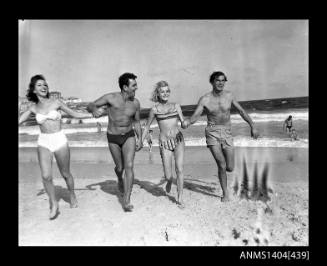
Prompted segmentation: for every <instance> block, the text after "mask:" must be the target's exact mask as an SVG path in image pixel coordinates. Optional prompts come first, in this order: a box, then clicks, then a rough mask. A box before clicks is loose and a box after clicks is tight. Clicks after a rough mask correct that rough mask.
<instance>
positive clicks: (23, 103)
mask: <svg viewBox="0 0 327 266" xmlns="http://www.w3.org/2000/svg"><path fill="white" fill-rule="evenodd" d="M32 104H33V103H32V102H30V101H29V100H27V98H26V97H20V96H19V97H18V110H19V113H21V112H25V111H26V110H27V109H28V108H29V107H30V106H31V105H32Z"/></svg>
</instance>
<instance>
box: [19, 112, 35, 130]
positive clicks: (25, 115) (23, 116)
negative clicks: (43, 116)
mask: <svg viewBox="0 0 327 266" xmlns="http://www.w3.org/2000/svg"><path fill="white" fill-rule="evenodd" d="M31 114H32V110H31V109H28V110H27V111H25V112H23V113H22V114H21V115H20V117H19V119H18V126H19V125H20V124H22V123H24V122H25V121H26V120H27V119H28V118H29V117H30V115H31Z"/></svg>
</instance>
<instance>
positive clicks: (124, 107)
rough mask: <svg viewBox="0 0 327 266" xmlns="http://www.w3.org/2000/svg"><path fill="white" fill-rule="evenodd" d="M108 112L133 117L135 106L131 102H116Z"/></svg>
mask: <svg viewBox="0 0 327 266" xmlns="http://www.w3.org/2000/svg"><path fill="white" fill-rule="evenodd" d="M109 112H110V113H111V114H115V115H124V116H133V115H134V114H135V112H136V106H135V104H134V103H133V102H126V103H125V102H116V103H114V104H112V105H110V106H109Z"/></svg>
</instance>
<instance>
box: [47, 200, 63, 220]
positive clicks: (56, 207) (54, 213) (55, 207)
mask: <svg viewBox="0 0 327 266" xmlns="http://www.w3.org/2000/svg"><path fill="white" fill-rule="evenodd" d="M59 213H60V212H59V205H58V203H56V204H53V207H52V208H51V209H50V215H49V219H50V220H54V219H56V218H57V217H58V215H59Z"/></svg>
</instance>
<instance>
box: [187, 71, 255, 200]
mask: <svg viewBox="0 0 327 266" xmlns="http://www.w3.org/2000/svg"><path fill="white" fill-rule="evenodd" d="M209 81H210V83H211V85H212V91H211V92H209V93H206V94H205V95H203V96H202V97H201V98H200V100H199V102H198V105H197V107H196V109H195V111H194V113H193V115H192V116H191V118H188V119H185V120H184V122H183V123H182V127H183V128H187V127H188V126H189V125H190V124H193V123H195V121H197V120H198V119H199V118H200V116H201V114H202V112H203V111H204V110H205V111H206V115H207V119H208V126H207V127H206V129H205V135H206V143H207V147H208V148H209V149H210V152H211V154H212V155H213V157H214V159H215V161H216V163H217V166H218V177H219V181H220V185H221V188H222V191H223V197H222V199H221V200H222V201H223V202H224V201H228V200H229V193H228V189H227V175H226V171H228V172H232V171H233V170H234V147H233V137H232V133H231V121H230V109H231V106H232V104H233V105H234V107H235V108H236V109H237V111H238V112H239V114H240V115H241V117H242V118H243V119H244V120H245V121H246V122H247V123H248V124H249V126H250V128H251V136H252V137H253V138H255V139H256V138H257V137H258V136H259V133H258V131H257V129H256V128H255V126H254V123H253V121H252V120H251V118H250V117H249V115H248V114H247V113H246V112H245V111H244V109H243V108H242V107H241V106H240V104H239V103H238V102H237V101H236V100H235V97H234V95H233V94H232V92H231V91H227V90H224V86H225V83H226V81H227V77H226V75H225V74H224V73H223V72H220V71H217V72H213V73H212V74H211V76H210V79H209Z"/></svg>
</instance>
